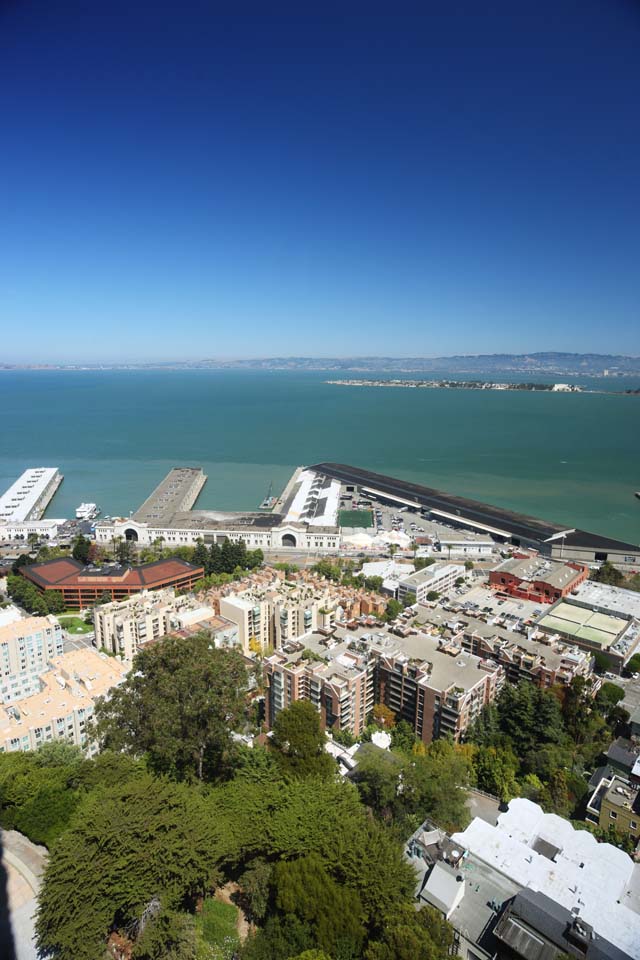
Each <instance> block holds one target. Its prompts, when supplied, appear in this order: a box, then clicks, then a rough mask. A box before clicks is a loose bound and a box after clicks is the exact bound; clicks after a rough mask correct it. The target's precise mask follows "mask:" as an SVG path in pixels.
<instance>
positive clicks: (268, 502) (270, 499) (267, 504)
mask: <svg viewBox="0 0 640 960" xmlns="http://www.w3.org/2000/svg"><path fill="white" fill-rule="evenodd" d="M272 494H273V480H272V481H271V483H270V484H269V489H268V490H267V495H266V497H265V498H264V500H263V501H262V503H261V504H260V510H271V507H272V506H273V505H274V503H275V502H276V498H275V497H274V496H272Z"/></svg>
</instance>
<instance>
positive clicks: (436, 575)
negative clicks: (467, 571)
mask: <svg viewBox="0 0 640 960" xmlns="http://www.w3.org/2000/svg"><path fill="white" fill-rule="evenodd" d="M463 573H464V570H462V569H461V568H460V567H459V566H457V565H456V564H455V563H434V564H433V565H432V566H430V567H425V568H424V569H423V570H417V571H416V573H412V574H411V576H409V577H405V578H404V580H400V582H399V583H398V600H399V601H400V602H401V603H407V602H409V601H410V600H411V597H412V595H415V598H416V600H417V602H418V603H426V602H427V594H429V593H431V592H432V591H433V592H435V593H446V592H447V590H451V588H452V587H453V586H454V584H455V582H456V580H457V579H458V577H459V576H461V575H462V574H463Z"/></svg>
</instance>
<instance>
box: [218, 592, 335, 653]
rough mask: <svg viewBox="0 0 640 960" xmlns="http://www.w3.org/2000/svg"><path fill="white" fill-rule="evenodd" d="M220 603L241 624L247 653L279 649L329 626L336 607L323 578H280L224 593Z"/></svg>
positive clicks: (234, 620) (233, 619)
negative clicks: (291, 580) (290, 580)
mask: <svg viewBox="0 0 640 960" xmlns="http://www.w3.org/2000/svg"><path fill="white" fill-rule="evenodd" d="M219 604H220V613H221V615H222V616H223V617H226V618H227V619H228V620H231V621H232V622H234V623H237V624H238V634H239V640H240V643H241V645H242V649H243V650H244V652H245V653H246V654H250V653H254V654H255V653H260V652H263V651H265V650H267V649H268V648H269V647H273V648H275V649H280V648H281V647H282V646H284V645H285V644H286V643H288V642H289V641H293V640H297V639H298V638H300V637H303V636H305V635H306V634H309V633H312V632H314V631H315V630H318V629H320V628H326V627H327V626H328V625H330V624H331V623H332V620H333V618H334V616H335V610H336V608H337V603H336V600H335V599H334V598H332V595H331V590H330V589H329V587H328V586H327V584H325V583H324V582H321V583H320V584H319V585H315V584H313V583H308V582H305V581H301V582H299V583H295V584H289V583H283V582H282V581H280V580H273V581H272V582H271V583H268V584H265V585H255V586H252V587H251V588H250V589H248V590H245V591H243V592H241V593H237V594H231V595H229V596H226V597H221V598H220V601H219Z"/></svg>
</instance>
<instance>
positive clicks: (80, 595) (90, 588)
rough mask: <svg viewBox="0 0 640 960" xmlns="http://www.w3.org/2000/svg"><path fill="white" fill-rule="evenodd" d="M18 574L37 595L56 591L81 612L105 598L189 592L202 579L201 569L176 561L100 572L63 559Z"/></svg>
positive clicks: (160, 561) (157, 562)
mask: <svg viewBox="0 0 640 960" xmlns="http://www.w3.org/2000/svg"><path fill="white" fill-rule="evenodd" d="M20 573H21V574H22V576H23V577H26V579H27V580H29V581H30V582H31V583H32V584H33V585H34V586H35V587H37V589H38V590H40V592H41V593H46V592H47V591H50V590H57V591H59V592H60V593H61V594H62V596H63V599H64V602H65V604H66V605H67V607H74V608H81V607H87V606H91V605H92V604H94V603H97V602H98V601H99V600H101V599H102V598H103V597H104V595H105V594H108V595H109V598H110V599H111V600H124V599H125V598H126V597H130V596H131V595H132V594H134V593H140V592H141V591H142V590H160V589H161V588H163V587H174V588H175V589H176V590H191V589H192V588H193V586H194V584H195V583H197V581H198V580H201V579H202V577H203V576H204V568H203V567H197V566H195V565H194V564H192V563H187V561H186V560H180V559H178V558H177V557H171V558H170V559H169V560H156V561H155V562H154V563H144V564H142V565H141V566H137V567H129V566H119V565H113V566H109V567H102V568H93V567H83V565H82V564H81V563H79V562H78V561H77V560H73V559H72V558H71V557H63V558H60V559H58V560H47V561H46V562H45V563H35V564H32V565H31V566H25V567H20Z"/></svg>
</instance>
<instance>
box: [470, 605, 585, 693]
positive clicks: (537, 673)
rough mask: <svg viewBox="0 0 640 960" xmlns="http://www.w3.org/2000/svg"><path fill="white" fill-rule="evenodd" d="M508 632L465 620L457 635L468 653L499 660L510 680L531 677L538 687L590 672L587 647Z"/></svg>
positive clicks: (514, 680)
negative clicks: (545, 640)
mask: <svg viewBox="0 0 640 960" xmlns="http://www.w3.org/2000/svg"><path fill="white" fill-rule="evenodd" d="M507 634H508V631H506V630H504V631H498V630H497V629H496V627H494V626H492V625H491V624H485V623H483V622H482V621H481V620H480V621H476V622H470V623H467V625H466V626H465V627H464V628H463V629H462V631H461V632H460V634H459V635H458V639H459V640H460V641H461V643H462V646H463V647H464V649H465V650H469V652H470V653H473V654H475V655H476V656H477V657H483V658H484V659H487V660H493V661H494V662H495V663H499V664H500V666H502V667H503V669H504V672H505V675H506V677H507V680H509V682H510V683H519V682H520V681H521V680H530V681H532V682H533V683H537V684H538V686H540V687H551V686H553V685H554V684H556V683H562V684H565V685H568V684H570V683H571V681H572V680H574V679H575V678H576V677H589V676H591V673H592V669H593V657H592V656H591V654H590V653H588V652H587V651H586V650H581V649H580V648H579V647H576V646H575V645H573V644H568V643H563V642H562V641H560V640H551V639H550V638H549V640H548V642H546V643H544V642H541V641H539V640H533V639H531V638H529V637H527V636H523V635H521V634H511V636H508V635H507Z"/></svg>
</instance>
